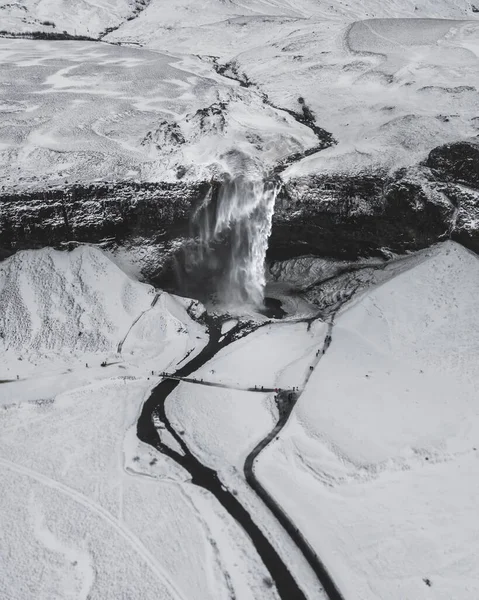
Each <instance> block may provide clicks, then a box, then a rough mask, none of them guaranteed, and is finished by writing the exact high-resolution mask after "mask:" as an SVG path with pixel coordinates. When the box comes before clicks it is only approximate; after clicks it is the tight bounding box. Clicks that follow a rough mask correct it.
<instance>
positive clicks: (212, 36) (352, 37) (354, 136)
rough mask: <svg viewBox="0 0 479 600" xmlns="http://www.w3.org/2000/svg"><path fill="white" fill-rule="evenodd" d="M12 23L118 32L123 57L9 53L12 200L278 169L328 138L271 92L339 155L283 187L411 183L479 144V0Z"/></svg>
mask: <svg viewBox="0 0 479 600" xmlns="http://www.w3.org/2000/svg"><path fill="white" fill-rule="evenodd" d="M2 6H3V8H2ZM140 9H141V10H140ZM54 13H55V15H57V17H55V18H54V17H52V16H51V15H52V14H54ZM15 15H16V16H15ZM0 17H1V19H2V22H3V26H2V29H10V30H11V31H13V32H19V31H25V30H35V31H42V30H48V31H51V30H56V29H58V30H61V29H63V28H64V29H66V30H67V31H68V32H70V33H72V34H74V33H77V34H79V33H83V34H85V33H89V34H90V35H98V34H99V32H100V31H103V30H106V29H107V28H111V27H114V28H115V29H114V30H113V31H111V33H109V35H107V36H106V37H104V38H102V39H103V40H104V42H109V43H98V42H96V43H95V42H64V41H57V42H53V41H31V40H12V39H6V40H1V41H0V63H1V64H3V66H4V67H5V68H4V69H3V70H2V74H1V81H2V84H3V94H2V97H1V102H0V111H1V112H0V117H1V122H0V125H1V128H0V164H1V165H2V167H3V168H4V169H5V180H4V181H5V183H4V185H5V186H6V188H7V189H16V190H18V189H19V188H25V187H27V188H28V187H38V186H39V185H40V186H45V185H64V184H65V183H72V182H85V181H91V180H95V179H107V180H117V179H128V180H148V181H159V180H168V181H170V180H176V177H177V175H178V173H179V172H181V173H185V174H184V175H182V176H184V177H186V178H194V179H198V178H210V177H211V176H212V175H215V174H216V175H217V174H218V173H221V172H224V171H228V172H232V171H233V172H234V171H235V170H236V169H237V168H238V163H239V165H240V168H241V169H247V170H248V169H252V170H254V171H255V172H256V173H258V172H260V173H261V172H262V171H265V170H266V171H268V170H269V169H270V168H271V167H272V166H273V165H275V164H277V163H278V162H279V161H281V160H284V159H285V158H286V157H287V156H289V155H292V154H297V153H301V152H303V151H305V150H308V149H311V148H313V147H314V146H315V145H316V144H317V139H316V137H315V135H314V134H313V132H312V131H311V130H310V129H309V128H307V127H306V126H304V125H301V124H300V123H298V122H297V121H295V120H294V119H293V118H292V117H291V116H290V115H289V114H288V113H287V112H284V111H281V110H278V109H275V108H273V107H272V106H270V105H269V104H267V103H265V102H264V99H265V96H264V93H266V94H267V96H268V98H269V101H270V102H271V103H273V104H274V105H275V106H276V107H285V108H287V109H289V110H293V111H295V112H296V113H298V114H301V113H302V110H303V105H302V104H300V102H299V101H298V99H299V98H302V99H303V100H304V102H305V103H306V106H307V107H308V108H309V109H310V110H311V111H312V113H313V114H314V117H315V121H316V123H317V125H319V126H321V127H323V128H324V129H326V130H327V131H328V132H330V133H331V134H332V135H333V136H334V139H335V140H336V141H337V142H338V143H337V144H336V145H334V146H333V147H331V148H328V149H326V150H325V151H321V152H317V153H314V154H312V155H311V156H308V157H307V158H305V159H303V160H301V161H299V162H296V163H294V164H293V165H292V166H291V167H290V168H289V169H288V170H287V172H286V173H285V174H284V177H298V176H302V175H311V174H317V173H325V172H334V173H344V172H347V173H351V172H353V173H357V172H363V171H370V170H373V169H374V170H377V169H380V170H392V169H397V168H399V167H403V166H410V165H413V164H416V163H417V162H418V161H420V160H422V159H423V158H425V157H426V156H427V154H428V152H429V151H430V150H431V149H432V148H434V147H436V146H438V145H441V144H444V143H448V142H454V141H457V140H463V139H470V138H475V137H476V136H477V134H478V132H479V130H478V127H479V124H478V123H479V121H478V120H477V115H478V112H479V95H478V94H479V92H478V89H479V80H478V77H479V75H478V74H479V65H478V60H479V59H478V56H479V50H478V48H479V46H478V44H479V42H478V40H479V21H478V20H477V13H476V12H473V9H472V4H471V3H470V2H468V1H466V0H423V1H422V2H413V1H412V0H389V1H387V2H380V1H379V0H368V1H367V2H359V3H358V2H352V1H351V0H347V1H345V0H344V1H343V0H328V1H326V0H325V1H313V0H301V1H300V2H295V3H292V2H290V1H289V0H275V1H273V2H271V1H265V0H249V1H241V2H239V1H231V2H221V1H219V0H201V1H200V2H193V1H192V0H181V1H180V2H174V3H172V2H167V1H166V0H151V2H149V3H148V2H146V1H145V2H133V1H132V0H117V1H116V2H115V1H113V0H108V1H107V0H98V1H97V2H95V3H93V2H89V1H88V0H82V2H79V3H76V2H73V1H72V0H55V1H53V0H30V1H29V2H25V3H22V4H21V5H20V4H19V3H16V2H9V3H4V4H3V5H2V4H0ZM12 19H13V21H12ZM49 19H52V20H53V21H55V19H56V21H58V27H57V28H52V26H51V25H47V26H45V25H41V21H42V20H47V21H48V20H49ZM15 23H16V24H15ZM35 23H36V24H37V25H35ZM61 23H63V24H61ZM112 43H114V44H118V43H119V44H128V45H129V46H130V47H128V48H127V47H119V46H116V45H115V46H113V45H111V44H112ZM213 60H217V61H218V62H219V63H220V64H225V63H227V62H230V68H229V69H228V70H227V71H226V72H225V73H226V75H228V76H230V77H233V78H234V77H243V78H244V75H245V76H247V78H248V80H249V82H250V83H251V84H252V87H249V88H248V89H246V88H244V87H240V86H239V85H238V84H237V83H236V82H235V81H234V80H232V79H229V78H227V77H223V76H220V75H218V74H217V73H216V72H215V70H214V69H213ZM199 110H200V111H206V112H203V113H201V112H200V113H199V112H198V111H199ZM218 110H219V112H218ZM179 139H180V140H184V141H181V142H179V141H178V140H179Z"/></svg>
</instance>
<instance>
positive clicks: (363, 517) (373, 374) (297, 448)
mask: <svg viewBox="0 0 479 600" xmlns="http://www.w3.org/2000/svg"><path fill="white" fill-rule="evenodd" d="M427 254H428V257H427V258H426V260H424V261H422V262H419V263H418V264H417V265H416V266H415V267H414V268H412V269H410V270H408V271H405V272H403V273H401V274H399V275H397V276H396V277H395V278H394V279H392V280H390V281H388V282H386V283H384V284H383V285H381V286H378V287H377V288H375V289H373V290H369V292H368V293H367V294H365V295H363V296H362V297H361V298H360V299H358V300H357V301H356V302H355V303H353V305H351V306H350V307H348V308H347V309H346V310H344V312H342V314H340V315H339V316H338V317H337V318H336V325H335V327H334V329H333V339H332V344H331V346H330V349H329V350H328V352H327V353H326V355H325V357H324V359H323V360H322V361H321V362H320V363H319V366H318V367H317V368H316V369H315V371H314V373H313V375H312V377H311V379H310V381H309V383H308V385H307V387H306V389H305V392H304V393H303V395H302V396H301V398H300V400H299V401H298V404H297V405H296V409H295V418H294V419H292V420H291V421H290V422H289V423H288V425H287V426H286V428H285V430H283V432H282V433H281V434H280V438H279V440H278V441H276V442H273V443H272V444H271V445H270V447H269V448H267V449H266V450H265V451H264V453H263V455H262V456H261V458H260V459H259V461H258V466H257V473H258V476H259V477H260V478H261V481H262V482H263V483H264V485H265V486H266V487H267V489H268V490H269V491H270V492H271V493H272V494H273V496H274V497H275V498H276V499H277V501H278V502H280V503H281V504H282V505H283V506H284V507H285V509H286V511H287V512H288V513H289V514H290V515H291V516H292V518H293V519H294V521H295V522H296V523H298V526H299V527H300V529H301V530H302V531H303V532H304V534H305V535H306V537H307V538H308V540H309V541H310V543H311V544H312V545H313V546H314V547H315V549H316V550H317V551H318V553H319V555H320V556H321V557H322V559H323V560H324V562H325V564H326V566H327V567H328V569H329V570H330V571H331V573H332V575H333V578H335V580H336V581H337V583H338V585H339V587H340V589H341V590H342V591H343V593H344V594H345V596H346V597H348V596H351V595H352V596H354V597H355V598H358V599H361V600H362V599H365V600H366V599H368V600H371V599H372V598H378V600H379V599H382V598H385V597H388V598H392V599H395V598H397V599H398V600H399V599H402V598H421V599H423V598H424V599H432V598H434V599H437V598H439V599H441V600H442V599H446V598H461V600H462V599H464V600H472V599H473V598H476V597H477V594H478V590H479V573H478V571H477V565H476V564H475V561H474V558H473V557H474V556H475V554H477V551H478V547H477V539H479V536H478V533H479V522H478V521H477V515H476V510H475V497H476V494H477V491H478V490H477V485H476V483H475V481H476V480H477V470H478V464H479V463H478V457H479V455H478V452H477V448H479V445H478V440H479V409H478V407H477V402H476V398H477V388H478V381H479V372H478V367H477V355H478V351H479V347H478V346H479V341H478V340H479V335H478V333H479V332H478V325H477V323H476V319H475V317H474V315H475V314H476V312H477V302H478V300H477V289H478V281H479V277H478V276H479V262H478V259H477V257H476V256H475V255H473V254H471V253H470V252H468V251H467V250H465V249H464V248H462V247H461V246H458V245H456V244H454V243H452V242H448V243H445V244H442V245H440V246H438V247H435V248H433V249H431V250H429V251H428V252H427ZM425 580H428V581H430V582H432V587H429V585H428V583H427V582H426V581H425Z"/></svg>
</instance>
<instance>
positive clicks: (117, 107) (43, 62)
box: [0, 38, 316, 190]
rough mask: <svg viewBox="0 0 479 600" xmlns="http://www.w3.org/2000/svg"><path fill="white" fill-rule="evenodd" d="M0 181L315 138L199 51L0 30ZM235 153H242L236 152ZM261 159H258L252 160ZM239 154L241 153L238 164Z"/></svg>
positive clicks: (123, 171)
mask: <svg viewBox="0 0 479 600" xmlns="http://www.w3.org/2000/svg"><path fill="white" fill-rule="evenodd" d="M0 63H1V64H3V66H4V68H3V70H2V71H1V73H0V81H1V82H2V86H3V94H2V98H1V102H0V164H1V166H2V169H3V182H2V184H3V186H4V189H7V190H11V189H15V190H18V189H24V188H29V187H30V188H38V187H42V186H43V187H45V186H51V185H56V186H59V185H66V184H72V183H76V182H81V183H85V182H89V181H95V180H103V181H105V180H106V181H115V180H122V181H124V180H143V181H144V180H147V181H169V180H175V181H176V179H177V172H178V171H177V170H178V168H179V167H181V168H182V169H183V172H185V171H186V176H187V177H193V178H196V177H200V178H201V177H206V178H208V177H211V174H212V172H224V171H231V172H233V173H234V169H235V166H236V163H237V162H238V161H239V162H240V166H241V168H243V169H244V168H247V169H248V168H253V167H255V166H256V167H258V168H259V169H260V170H262V169H266V168H268V166H271V165H272V164H274V163H275V162H276V161H277V160H279V159H281V158H284V157H285V156H287V155H289V154H291V153H293V152H298V151H301V150H303V149H305V148H307V147H311V146H314V144H315V141H316V140H315V136H314V135H313V133H312V132H311V131H310V130H309V129H308V128H307V127H305V126H303V125H300V124H298V123H297V122H296V121H295V120H294V119H293V118H292V117H291V116H290V115H288V114H287V113H284V112H281V111H278V110H276V109H274V108H272V107H270V106H268V105H267V104H264V102H263V100H262V98H261V97H260V96H259V95H258V94H256V93H254V92H253V91H249V90H246V89H244V88H241V87H240V86H239V85H238V84H237V83H236V82H234V81H231V80H228V79H225V78H220V77H219V76H217V75H216V74H215V73H214V71H213V70H212V69H211V67H208V68H205V66H204V65H203V64H202V63H201V61H200V60H199V59H198V58H195V57H190V58H183V59H182V60H179V59H176V58H173V57H171V56H168V55H166V54H160V53H158V52H151V51H148V50H142V49H138V48H127V47H119V46H112V45H109V44H100V43H94V42H79V41H44V40H12V39H1V38H0ZM241 157H246V159H245V158H241ZM260 157H261V160H260ZM248 161H249V162H248Z"/></svg>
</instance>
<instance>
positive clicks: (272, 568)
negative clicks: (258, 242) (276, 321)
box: [137, 315, 342, 600]
mask: <svg viewBox="0 0 479 600" xmlns="http://www.w3.org/2000/svg"><path fill="white" fill-rule="evenodd" d="M206 319H207V326H208V333H209V341H208V344H207V345H206V346H205V347H204V348H203V350H202V351H201V352H200V353H199V354H198V355H197V356H195V357H194V358H192V359H191V360H190V361H188V362H187V363H186V364H185V365H183V366H182V367H181V368H179V369H178V370H177V371H176V372H175V373H174V374H172V375H173V376H174V377H187V376H189V375H191V374H192V373H193V372H195V371H196V370H198V369H199V368H200V367H201V366H203V365H204V364H205V363H207V362H208V361H209V360H211V359H212V358H213V357H214V356H215V355H216V354H217V352H219V351H220V350H221V349H222V348H224V347H225V346H227V345H228V344H230V343H232V342H234V341H236V340H238V339H240V338H242V337H245V336H246V335H248V334H249V333H251V332H252V331H254V330H255V329H256V328H257V326H251V324H249V323H247V324H244V323H238V324H237V325H236V326H235V327H233V328H232V329H230V330H229V331H228V332H227V333H226V334H225V335H222V333H221V325H222V321H221V319H218V318H217V317H213V316H211V315H207V317H206ZM179 383H180V380H178V379H164V380H162V381H161V382H160V383H159V384H158V385H157V386H156V387H155V388H154V389H153V390H152V392H151V394H150V396H149V398H148V399H147V400H146V402H145V403H144V405H143V408H142V412H141V415H140V417H139V419H138V423H137V435H138V438H139V439H140V440H141V441H142V442H145V443H146V444H149V445H150V446H153V447H154V448H155V449H157V450H158V451H159V452H161V453H163V454H164V455H166V456H168V457H169V458H171V459H172V460H174V461H175V462H176V463H177V464H178V465H180V466H181V467H182V468H183V469H185V470H186V471H188V473H189V474H190V476H191V483H193V484H194V485H197V486H200V487H202V488H204V489H206V490H208V491H209V492H210V493H211V494H213V496H214V497H215V498H216V499H217V500H218V502H219V503H220V504H221V505H222V506H223V507H224V509H225V510H226V511H227V512H228V513H229V514H230V515H231V517H233V519H235V521H236V522H237V523H238V524H239V525H240V526H241V527H242V528H243V530H244V531H245V532H246V534H247V535H248V536H249V538H250V539H251V542H252V543H253V545H254V547H255V549H256V551H257V552H258V554H259V556H260V558H261V560H262V562H263V564H264V565H265V567H266V569H267V570H268V571H269V573H270V576H271V578H272V580H273V581H274V583H275V585H276V589H277V591H278V594H279V596H280V598H281V599H282V600H307V597H306V596H305V594H304V592H303V590H302V589H301V587H300V586H299V585H298V583H297V582H296V580H295V579H294V577H293V576H292V575H291V573H290V571H289V569H288V567H287V565H286V564H285V563H284V561H283V560H282V558H281V557H280V556H279V554H278V553H277V551H276V550H275V548H274V547H273V546H272V544H271V542H270V541H269V540H268V538H267V537H266V536H265V534H264V533H263V532H262V530H261V529H260V528H259V527H258V525H257V524H256V523H255V522H254V520H253V518H252V517H251V515H250V513H249V512H248V511H247V510H246V509H245V508H244V506H243V505H242V504H241V502H240V501H239V500H238V498H237V497H236V496H234V495H233V494H232V493H231V492H230V491H229V490H228V489H226V487H225V486H224V485H223V484H222V482H221V480H220V479H219V477H218V474H217V472H216V471H215V470H213V469H211V468H210V467H208V466H206V465H204V464H203V463H202V462H201V461H200V460H198V458H197V457H196V456H194V455H193V454H192V453H191V451H190V450H189V448H188V446H187V445H186V443H185V441H184V440H183V438H182V436H181V435H180V434H178V433H177V432H176V431H175V429H174V428H173V426H172V425H171V423H170V421H169V420H168V417H167V414H166V410H165V403H166V400H167V398H168V396H169V395H170V394H171V393H172V392H173V390H174V389H175V388H176V387H177V386H178V385H179ZM295 399H296V398H295ZM293 406H294V401H293V402H286V403H285V402H281V404H280V403H278V408H279V420H278V423H277V425H276V427H275V428H274V429H273V431H272V432H271V433H270V434H269V435H268V436H267V437H266V438H265V439H264V440H263V441H262V442H260V443H259V444H258V445H257V446H256V447H255V448H254V450H253V451H252V452H251V453H250V454H249V456H248V457H247V460H246V463H245V467H244V472H245V476H246V481H247V483H248V484H249V485H250V487H251V488H252V489H253V490H254V491H255V492H256V493H257V495H258V496H259V497H260V498H261V500H262V501H263V503H264V504H265V505H266V506H267V507H268V508H269V510H270V511H271V512H272V513H273V514H274V516H275V517H276V519H277V521H278V522H279V523H280V524H281V525H282V527H283V529H284V530H285V532H286V533H287V534H288V535H289V536H290V537H291V538H292V540H293V541H294V543H295V544H296V546H297V548H298V549H299V551H300V552H301V553H302V554H303V555H304V557H305V558H306V560H307V561H308V563H309V564H310V565H311V567H312V568H313V571H314V572H315V574H316V576H317V577H318V579H319V581H320V583H321V585H322V586H323V588H324V589H325V591H326V592H327V594H328V596H329V598H330V599H331V600H342V596H341V594H340V593H339V592H338V590H337V588H336V587H335V585H334V583H333V581H332V579H331V577H330V576H329V574H328V573H327V571H326V569H325V568H324V566H323V565H322V563H321V562H320V561H319V559H318V557H317V556H316V554H315V552H314V550H312V548H311V547H310V546H309V544H308V543H307V542H306V540H305V539H304V538H303V536H302V535H301V534H300V532H299V531H298V530H297V528H295V527H294V524H293V523H291V521H290V520H289V518H288V517H287V516H286V515H285V513H284V512H283V511H282V509H281V507H279V506H278V505H277V504H276V502H275V501H274V500H273V499H272V498H271V497H270V496H269V495H268V493H267V492H266V491H265V490H264V488H263V487H262V486H261V484H259V482H258V481H257V479H256V477H255V475H254V470H253V465H254V460H255V459H256V457H257V456H258V454H259V453H260V451H261V450H262V449H263V448H264V447H265V446H266V445H267V444H268V443H269V442H270V441H271V439H273V437H274V436H275V435H277V433H278V432H279V431H280V430H281V428H282V427H283V426H284V425H285V423H286V421H287V420H288V418H289V415H290V413H291V410H292V408H293ZM155 421H156V422H158V421H161V422H162V423H163V426H164V428H165V430H166V431H168V433H169V434H170V435H171V436H172V437H173V438H174V439H175V441H176V442H177V444H178V445H179V447H180V448H181V453H180V452H177V451H176V450H174V449H172V448H171V447H170V446H168V445H167V444H165V443H164V442H163V441H162V440H161V430H160V431H159V430H158V429H157V427H156V426H155V424H154V422H155Z"/></svg>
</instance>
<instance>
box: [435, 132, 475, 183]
mask: <svg viewBox="0 0 479 600" xmlns="http://www.w3.org/2000/svg"><path fill="white" fill-rule="evenodd" d="M425 165H426V166H427V167H429V168H430V169H432V170H433V171H434V173H435V175H436V176H437V178H438V179H441V180H443V181H449V182H453V183H463V184H465V185H468V186H471V187H474V188H479V140H478V141H477V142H456V143H454V144H446V145H444V146H439V147H438V148H434V150H432V151H431V153H430V154H429V156H428V158H427V160H426V161H425Z"/></svg>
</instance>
